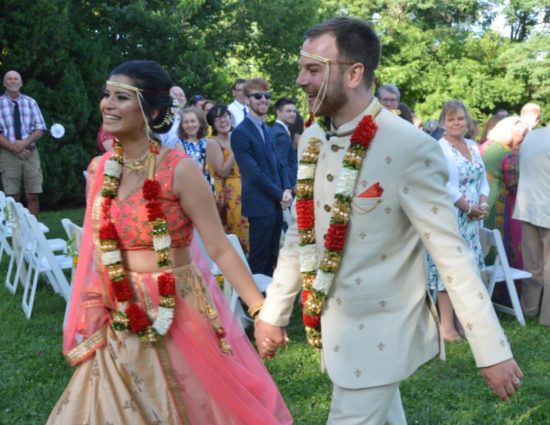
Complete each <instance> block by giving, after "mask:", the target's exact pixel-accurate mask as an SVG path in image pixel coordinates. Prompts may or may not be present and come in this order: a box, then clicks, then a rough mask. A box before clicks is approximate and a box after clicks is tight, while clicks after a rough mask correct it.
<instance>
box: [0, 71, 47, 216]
mask: <svg viewBox="0 0 550 425" xmlns="http://www.w3.org/2000/svg"><path fill="white" fill-rule="evenodd" d="M22 86H23V80H22V79H21V75H19V73H18V72H16V71H8V72H6V74H5V75H4V87H5V88H6V92H5V93H4V95H2V96H0V148H1V149H0V172H1V173H2V186H3V189H4V192H5V193H6V195H9V196H13V198H14V199H15V200H16V201H20V198H21V195H20V190H21V183H22V182H23V183H24V186H25V194H26V198H27V207H28V209H29V211H30V212H31V213H32V214H34V215H35V216H38V212H39V209H40V206H39V202H38V195H39V194H40V193H42V169H41V168H40V156H39V155H38V150H37V149H36V141H37V140H38V139H39V138H40V137H41V136H42V134H44V130H46V124H45V123H44V118H43V117H42V113H41V112H40V108H39V107H38V104H37V103H36V101H35V100H34V99H33V98H31V97H29V96H25V95H24V94H21V93H20V90H21V87H22Z"/></svg>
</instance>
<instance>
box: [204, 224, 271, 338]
mask: <svg viewBox="0 0 550 425" xmlns="http://www.w3.org/2000/svg"><path fill="white" fill-rule="evenodd" d="M194 237H195V240H196V241H197V243H198V245H199V247H200V248H201V250H202V251H203V254H204V255H205V257H206V260H207V263H208V264H209V265H211V269H210V270H211V272H212V274H213V275H217V274H221V270H220V269H219V268H218V266H217V264H216V263H214V262H213V261H212V259H211V258H210V256H209V255H208V253H207V252H206V249H205V248H204V245H203V243H202V241H201V239H200V236H199V234H198V233H197V232H195V235H194ZM226 237H227V239H228V240H229V242H230V243H231V245H232V246H233V248H234V249H235V251H237V254H238V255H239V257H241V260H242V261H243V263H244V264H245V266H246V267H247V268H248V270H249V271H250V267H249V266H248V261H247V260H246V255H245V254H244V251H243V248H242V246H241V243H240V242H239V238H238V237H237V236H236V235H226ZM252 277H253V278H254V282H255V283H256V286H257V287H258V289H259V290H260V292H265V291H266V289H267V287H268V285H269V284H270V283H271V277H269V276H266V275H264V274H260V273H256V274H254V275H252ZM223 293H224V296H225V299H226V300H227V302H228V303H229V308H230V309H231V312H232V313H233V314H234V315H235V316H236V317H237V318H238V319H239V322H240V324H241V326H242V327H243V329H244V328H247V327H248V326H250V325H251V324H252V323H253V321H252V320H251V319H250V318H249V317H248V316H247V315H246V313H245V312H244V310H243V307H242V305H241V302H240V300H239V295H238V294H237V291H235V289H234V288H233V285H232V284H231V282H230V281H229V280H227V278H224V286H223Z"/></svg>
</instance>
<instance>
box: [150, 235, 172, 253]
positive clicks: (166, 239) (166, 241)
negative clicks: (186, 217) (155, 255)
mask: <svg viewBox="0 0 550 425" xmlns="http://www.w3.org/2000/svg"><path fill="white" fill-rule="evenodd" d="M171 242H172V240H171V239H170V235H164V236H154V237H153V247H154V249H155V251H160V250H163V249H167V248H170V244H171Z"/></svg>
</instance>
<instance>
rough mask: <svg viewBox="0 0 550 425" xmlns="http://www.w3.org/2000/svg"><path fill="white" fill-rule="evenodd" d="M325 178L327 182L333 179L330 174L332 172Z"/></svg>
mask: <svg viewBox="0 0 550 425" xmlns="http://www.w3.org/2000/svg"><path fill="white" fill-rule="evenodd" d="M327 180H328V181H329V182H331V181H333V180H334V177H333V176H332V174H327Z"/></svg>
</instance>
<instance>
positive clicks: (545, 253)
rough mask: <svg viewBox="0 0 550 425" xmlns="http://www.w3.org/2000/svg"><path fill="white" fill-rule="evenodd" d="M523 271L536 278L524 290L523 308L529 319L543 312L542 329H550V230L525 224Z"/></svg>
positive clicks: (525, 284)
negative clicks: (546, 327) (549, 327)
mask: <svg viewBox="0 0 550 425" xmlns="http://www.w3.org/2000/svg"><path fill="white" fill-rule="evenodd" d="M521 250H522V254H523V267H524V269H525V270H527V271H529V272H531V273H532V274H533V276H532V277H531V278H529V279H525V280H524V281H523V284H522V286H521V306H522V308H523V311H524V312H525V314H526V315H527V316H535V315H537V313H539V312H540V323H541V325H547V326H550V229H546V228H544V227H539V226H535V225H533V224H531V223H527V222H525V221H522V222H521Z"/></svg>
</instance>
